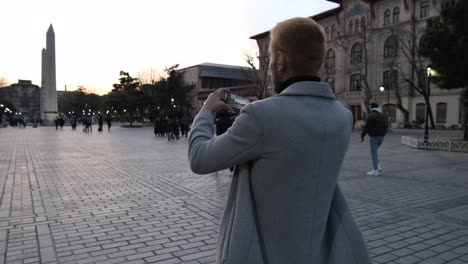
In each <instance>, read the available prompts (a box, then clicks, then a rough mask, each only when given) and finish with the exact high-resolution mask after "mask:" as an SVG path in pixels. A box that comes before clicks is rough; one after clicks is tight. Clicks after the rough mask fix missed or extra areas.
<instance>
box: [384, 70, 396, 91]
mask: <svg viewBox="0 0 468 264" xmlns="http://www.w3.org/2000/svg"><path fill="white" fill-rule="evenodd" d="M383 87H384V88H385V89H389V90H395V89H396V88H398V71H397V70H388V71H384V72H383Z"/></svg>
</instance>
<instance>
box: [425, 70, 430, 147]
mask: <svg viewBox="0 0 468 264" xmlns="http://www.w3.org/2000/svg"><path fill="white" fill-rule="evenodd" d="M431 71H432V69H431V65H429V66H427V68H426V75H427V87H426V89H427V90H426V96H427V98H428V100H427V101H428V102H427V104H426V120H425V121H426V122H425V125H424V143H427V142H428V141H429V104H430V102H429V99H430V95H431V76H432V73H431Z"/></svg>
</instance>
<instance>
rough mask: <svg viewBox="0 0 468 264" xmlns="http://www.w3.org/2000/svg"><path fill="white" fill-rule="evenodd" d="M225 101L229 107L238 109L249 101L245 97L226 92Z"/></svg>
mask: <svg viewBox="0 0 468 264" xmlns="http://www.w3.org/2000/svg"><path fill="white" fill-rule="evenodd" d="M225 103H226V104H227V105H229V106H230V107H231V108H233V109H236V110H237V111H239V110H240V109H241V108H242V107H244V106H245V105H247V104H248V103H250V101H249V99H247V98H244V97H241V96H238V95H235V94H233V93H227V94H226V100H225Z"/></svg>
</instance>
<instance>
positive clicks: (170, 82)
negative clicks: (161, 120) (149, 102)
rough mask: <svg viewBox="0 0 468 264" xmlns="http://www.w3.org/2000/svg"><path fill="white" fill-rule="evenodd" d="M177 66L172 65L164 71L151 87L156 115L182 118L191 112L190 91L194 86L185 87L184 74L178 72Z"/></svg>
mask: <svg viewBox="0 0 468 264" xmlns="http://www.w3.org/2000/svg"><path fill="white" fill-rule="evenodd" d="M178 67H179V65H178V64H177V65H174V66H171V67H169V68H166V69H165V70H164V73H165V76H163V77H162V78H161V79H160V80H159V81H158V82H156V83H155V84H154V86H153V89H154V96H153V98H154V103H155V105H154V106H155V109H156V110H157V111H156V112H155V114H156V115H160V116H163V115H176V116H178V117H182V116H184V115H189V114H190V112H191V111H192V110H193V106H192V98H193V96H194V95H193V94H192V90H193V88H194V87H195V86H194V85H187V84H185V81H184V73H183V72H182V71H178V70H177V68H178ZM158 108H159V109H158Z"/></svg>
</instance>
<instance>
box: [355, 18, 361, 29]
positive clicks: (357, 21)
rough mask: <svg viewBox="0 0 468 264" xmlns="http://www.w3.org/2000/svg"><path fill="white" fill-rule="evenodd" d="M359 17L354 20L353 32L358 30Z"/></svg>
mask: <svg viewBox="0 0 468 264" xmlns="http://www.w3.org/2000/svg"><path fill="white" fill-rule="evenodd" d="M359 30H360V28H359V19H356V20H354V32H359Z"/></svg>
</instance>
